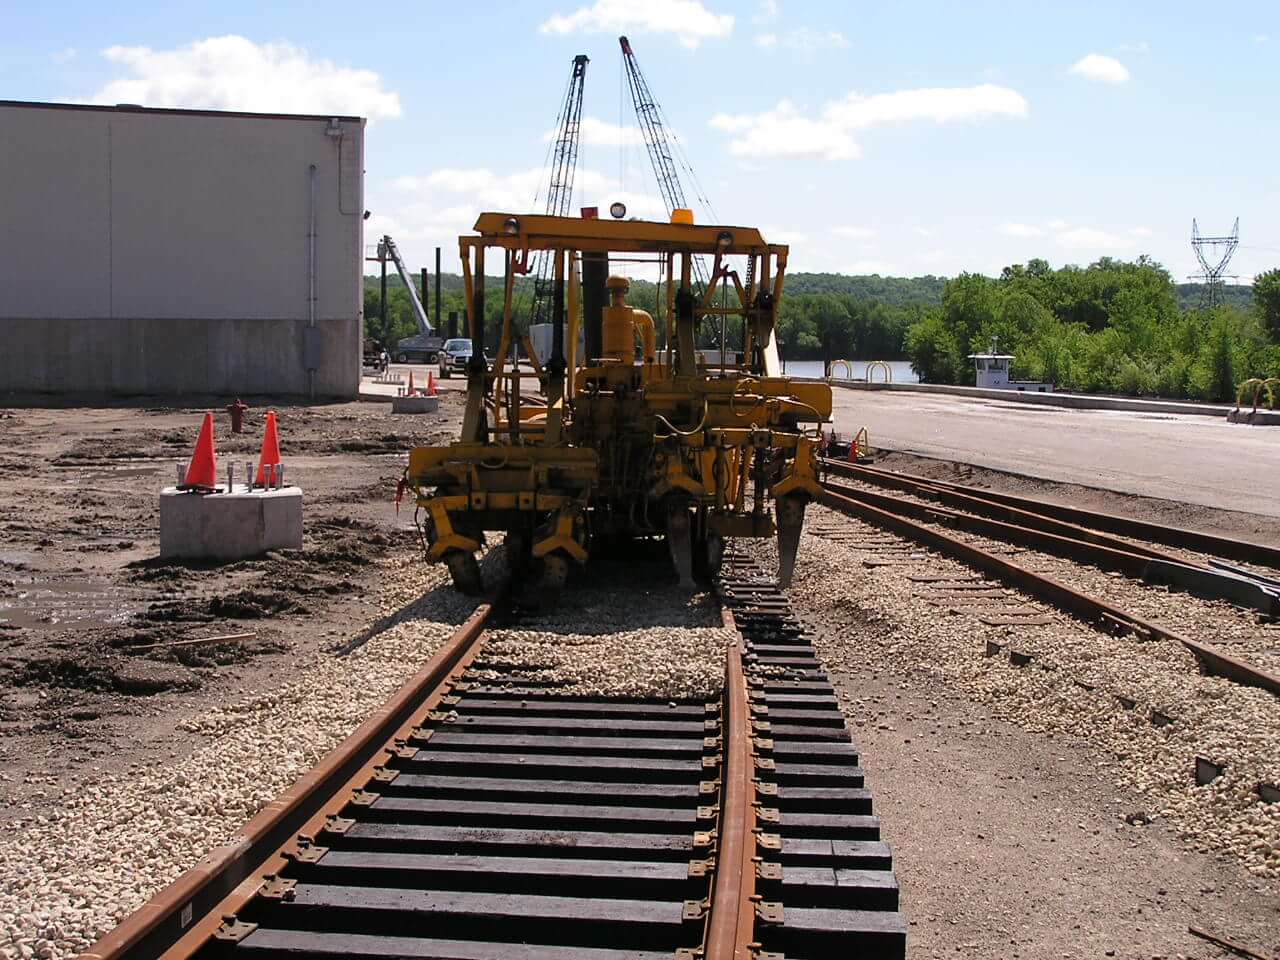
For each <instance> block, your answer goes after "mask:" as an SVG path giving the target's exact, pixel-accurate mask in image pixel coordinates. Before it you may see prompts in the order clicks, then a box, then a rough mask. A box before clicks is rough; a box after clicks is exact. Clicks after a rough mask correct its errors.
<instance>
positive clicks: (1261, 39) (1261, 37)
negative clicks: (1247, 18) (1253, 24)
mask: <svg viewBox="0 0 1280 960" xmlns="http://www.w3.org/2000/svg"><path fill="white" fill-rule="evenodd" d="M1270 39H1271V38H1270V37H1269V36H1267V35H1266V34H1265V33H1256V34H1254V35H1253V42H1254V43H1266V42H1267V41H1268V40H1270Z"/></svg>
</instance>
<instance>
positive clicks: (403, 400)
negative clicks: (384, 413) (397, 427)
mask: <svg viewBox="0 0 1280 960" xmlns="http://www.w3.org/2000/svg"><path fill="white" fill-rule="evenodd" d="M439 409H440V398H439V397H392V398H391V412H392V413H435V412H436V411H437V410H439Z"/></svg>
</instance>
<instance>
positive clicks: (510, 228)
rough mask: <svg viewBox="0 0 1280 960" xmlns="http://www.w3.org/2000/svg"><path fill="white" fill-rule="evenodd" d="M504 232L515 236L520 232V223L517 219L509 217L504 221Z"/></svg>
mask: <svg viewBox="0 0 1280 960" xmlns="http://www.w3.org/2000/svg"><path fill="white" fill-rule="evenodd" d="M502 232H503V233H507V234H510V235H512V236H515V235H516V234H517V233H519V232H520V221H519V220H517V219H516V218H515V217H507V219H505V220H503V221H502Z"/></svg>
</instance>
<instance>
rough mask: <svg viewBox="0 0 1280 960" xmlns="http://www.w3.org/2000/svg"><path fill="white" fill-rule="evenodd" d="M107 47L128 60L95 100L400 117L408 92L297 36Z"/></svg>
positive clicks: (110, 56) (120, 60) (117, 59)
mask: <svg viewBox="0 0 1280 960" xmlns="http://www.w3.org/2000/svg"><path fill="white" fill-rule="evenodd" d="M102 55H103V56H104V57H106V59H107V60H109V61H111V62H112V63H115V64H119V65H120V66H123V67H124V68H126V70H127V71H128V73H129V76H127V77H124V78H121V79H117V80H112V81H111V82H110V83H108V84H107V85H106V86H104V87H103V88H102V89H100V90H99V91H98V92H97V93H95V94H94V95H93V101H94V102H95V103H140V104H143V105H144V106H148V107H192V108H198V109H207V110H246V111H259V112H279V113H320V114H329V113H334V114H355V115H359V116H363V117H369V118H370V119H377V118H382V117H398V116H399V115H400V96H399V94H397V93H395V92H394V91H390V90H386V89H384V87H383V85H382V80H381V78H380V77H379V76H378V74H376V73H375V72H373V71H372V70H358V69H353V68H350V67H340V66H338V65H336V64H335V63H333V62H332V61H330V60H313V59H312V58H311V57H309V56H308V55H307V52H306V51H305V50H303V49H301V48H300V47H295V46H293V45H292V44H290V43H285V42H283V41H276V42H271V43H262V44H258V43H254V42H253V41H252V40H247V39H245V38H244V37H239V36H225V37H209V38H207V39H205V40H197V41H195V42H194V43H189V44H187V45H186V46H184V47H178V48H176V49H173V50H152V49H151V48H150V47H123V46H114V47H108V48H107V49H106V50H104V51H103V52H102Z"/></svg>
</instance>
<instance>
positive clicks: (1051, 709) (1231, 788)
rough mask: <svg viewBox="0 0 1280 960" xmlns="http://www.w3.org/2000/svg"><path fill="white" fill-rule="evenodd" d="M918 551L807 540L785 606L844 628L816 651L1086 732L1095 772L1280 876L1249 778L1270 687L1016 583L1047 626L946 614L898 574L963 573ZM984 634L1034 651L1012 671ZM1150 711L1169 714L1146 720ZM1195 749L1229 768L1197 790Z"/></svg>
mask: <svg viewBox="0 0 1280 960" xmlns="http://www.w3.org/2000/svg"><path fill="white" fill-rule="evenodd" d="M810 520H811V521H816V522H819V523H823V524H824V525H831V526H842V527H844V528H845V529H847V530H849V531H850V532H851V533H854V534H856V535H859V536H864V537H872V538H874V539H886V538H889V537H891V535H890V534H888V533H886V532H885V531H882V530H879V529H878V528H874V527H871V526H868V525H866V524H863V523H861V522H860V521H857V520H855V519H853V518H850V517H848V516H846V515H844V514H838V513H834V512H832V511H829V510H825V509H823V508H819V507H811V508H810ZM904 542H905V541H904ZM920 549H921V552H922V553H923V554H924V555H925V556H926V557H927V559H925V560H922V561H920V562H919V563H918V564H916V565H915V566H914V567H902V566H881V567H872V568H867V567H864V566H863V565H862V560H863V559H864V558H867V557H868V556H871V555H873V553H874V548H865V549H863V550H856V549H854V548H853V546H852V545H847V544H843V543H838V542H835V541H833V540H830V539H824V538H822V537H820V536H814V535H811V534H806V535H805V536H804V538H803V543H802V546H801V549H800V553H799V559H798V563H797V567H796V576H795V583H794V584H793V586H792V588H791V590H790V595H791V599H792V603H793V604H794V605H795V607H796V609H797V612H798V613H802V614H804V615H806V616H808V617H810V619H816V620H820V621H823V622H828V623H830V622H839V623H842V624H847V625H848V627H849V628H850V629H848V630H847V631H842V632H841V634H840V635H839V637H834V638H832V637H828V638H824V639H821V640H820V641H819V648H820V651H821V652H822V654H823V657H824V659H826V660H827V661H828V662H829V663H838V662H840V661H841V660H844V659H846V658H847V660H848V661H849V663H851V664H854V665H855V668H856V666H857V665H861V664H863V663H865V662H866V661H867V660H871V661H873V662H874V661H886V662H897V663H911V664H912V665H913V667H915V668H916V669H917V670H919V671H922V672H923V674H924V675H925V676H929V677H932V678H935V679H937V680H939V681H941V682H943V683H945V684H947V685H949V686H953V687H958V688H960V689H963V690H966V691H967V692H968V693H969V694H970V695H971V696H972V697H973V699H975V700H977V701H980V702H984V703H987V704H989V705H990V708H991V711H992V713H993V715H995V716H996V717H999V718H1000V719H1003V720H1007V721H1010V722H1013V723H1015V724H1018V725H1019V726H1022V727H1024V728H1026V729H1028V730H1032V731H1039V732H1050V733H1053V734H1055V735H1066V736H1068V737H1071V738H1073V739H1076V740H1079V741H1083V742H1085V743H1087V744H1088V745H1089V746H1090V747H1091V748H1092V749H1093V750H1095V751H1096V752H1098V753H1101V754H1102V755H1103V758H1102V759H1101V760H1100V761H1099V768H1100V769H1101V770H1104V771H1105V772H1106V774H1107V775H1109V776H1110V777H1111V778H1112V779H1113V781H1114V783H1115V784H1116V785H1117V786H1118V787H1126V788H1132V789H1134V790H1136V791H1137V792H1139V793H1140V794H1142V795H1144V796H1145V797H1147V798H1148V803H1149V809H1148V810H1146V811H1145V812H1146V813H1147V815H1149V816H1150V817H1151V818H1152V819H1163V820H1165V821H1166V822H1168V823H1169V824H1170V825H1171V826H1172V827H1173V829H1174V830H1175V831H1176V832H1177V833H1178V834H1179V835H1180V836H1181V837H1182V838H1183V839H1184V841H1185V842H1186V843H1188V844H1189V845H1191V846H1192V847H1194V848H1196V849H1197V850H1200V851H1203V852H1211V853H1216V854H1226V855H1229V856H1231V857H1235V858H1237V859H1238V860H1239V862H1240V863H1241V864H1242V865H1243V867H1244V868H1245V869H1246V870H1248V871H1249V872H1250V873H1251V874H1253V875H1255V876H1258V877H1266V878H1271V879H1278V878H1280V803H1273V804H1267V803H1265V802H1263V801H1262V800H1261V798H1260V797H1259V796H1258V794H1257V792H1256V788H1257V785H1258V783H1259V782H1267V783H1273V784H1274V783H1280V703H1278V702H1277V699H1276V698H1275V697H1274V696H1273V695H1271V694H1269V693H1267V692H1266V691H1262V690H1257V689H1254V688H1250V687H1244V686H1240V685H1238V684H1235V683H1232V682H1231V681H1228V680H1224V679H1221V678H1217V677H1207V676H1201V675H1200V674H1199V672H1198V668H1197V666H1196V662H1195V659H1194V657H1193V656H1192V655H1191V654H1190V652H1189V651H1187V650H1186V649H1185V648H1183V647H1182V646H1181V645H1180V644H1177V643H1174V642H1170V641H1157V642H1151V643H1141V642H1138V641H1137V640H1135V639H1134V638H1132V637H1115V636H1111V635H1110V634H1107V633H1102V632H1099V631H1097V630H1093V629H1091V628H1090V627H1088V626H1086V625H1085V624H1082V623H1080V622H1078V621H1075V620H1072V619H1071V618H1069V617H1067V616H1065V615H1063V614H1060V613H1058V612H1056V611H1054V610H1053V609H1051V608H1048V607H1046V606H1045V605H1043V604H1041V603H1039V602H1038V601H1036V600H1035V599H1033V598H1030V597H1027V596H1024V595H1021V594H1018V593H1016V592H1014V591H1011V592H1010V595H1009V598H1008V604H1009V605H1014V604H1019V605H1025V606H1030V607H1034V608H1036V609H1037V610H1039V611H1041V612H1043V613H1045V614H1047V615H1049V616H1051V617H1053V620H1054V622H1053V623H1052V624H1050V625H1048V626H1044V627H991V626H987V625H985V624H983V623H981V622H980V621H979V620H978V619H977V618H976V617H974V616H971V615H969V614H966V613H962V612H957V613H948V612H947V609H946V607H940V606H937V605H934V604H931V603H929V602H927V601H926V600H925V599H924V597H923V594H924V593H925V592H926V591H925V590H924V589H922V585H921V584H917V583H913V582H912V581H910V580H908V579H907V577H906V575H907V574H908V573H916V572H929V573H938V574H951V573H955V574H956V575H957V576H962V577H963V576H972V571H970V570H969V568H967V567H965V566H963V565H962V564H959V563H956V562H954V561H951V560H948V559H946V558H944V557H942V556H940V555H938V554H935V553H932V552H927V551H924V549H923V548H920ZM1157 596H1158V594H1157ZM1164 599H1165V602H1166V603H1169V602H1170V601H1172V602H1174V603H1178V602H1181V601H1182V600H1184V599H1185V598H1184V597H1182V596H1178V597H1176V598H1168V597H1166V598H1164ZM1152 616H1153V619H1154V618H1156V615H1155V614H1152ZM987 640H994V641H996V642H999V643H1002V644H1006V645H1008V646H1010V647H1013V648H1014V649H1016V650H1018V651H1019V652H1024V653H1029V654H1031V655H1033V657H1034V659H1033V661H1032V662H1031V664H1029V665H1027V666H1024V667H1020V668H1019V667H1014V666H1012V665H1011V664H1010V663H1009V661H1008V658H1007V656H993V657H987V656H984V650H985V644H986V641H987ZM1077 681H1078V682H1077ZM1080 684H1087V685H1088V686H1091V687H1093V688H1094V689H1092V690H1088V689H1085V688H1084V687H1082V686H1080ZM1116 695H1121V696H1125V697H1129V698H1131V699H1134V700H1136V701H1137V707H1136V708H1135V709H1133V710H1125V709H1122V708H1121V707H1120V706H1119V704H1118V703H1117V701H1116V700H1115V696H1116ZM1153 708H1154V709H1156V710H1159V711H1161V712H1163V713H1166V714H1168V715H1169V716H1172V717H1173V718H1174V723H1173V724H1172V725H1170V726H1166V727H1156V726H1154V725H1153V724H1152V723H1151V722H1150V719H1149V715H1150V710H1151V709H1153ZM1197 755H1200V756H1204V757H1207V758H1210V759H1212V760H1214V761H1216V762H1219V763H1225V764H1226V767H1227V769H1226V772H1225V773H1224V774H1223V776H1222V777H1220V778H1219V779H1217V780H1215V781H1214V782H1213V783H1211V784H1208V785H1206V786H1196V785H1195V782H1194V779H1193V769H1194V762H1195V757H1196V756H1197Z"/></svg>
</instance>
